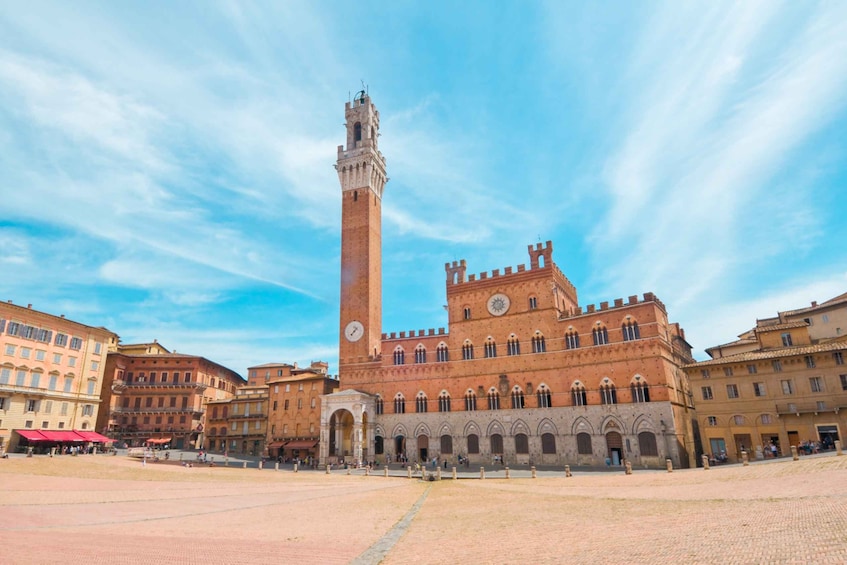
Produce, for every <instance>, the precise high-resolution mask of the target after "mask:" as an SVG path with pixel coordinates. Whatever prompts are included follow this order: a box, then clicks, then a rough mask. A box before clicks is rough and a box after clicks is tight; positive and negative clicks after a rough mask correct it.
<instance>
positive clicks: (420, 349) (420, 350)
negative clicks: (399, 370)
mask: <svg viewBox="0 0 847 565" xmlns="http://www.w3.org/2000/svg"><path fill="white" fill-rule="evenodd" d="M415 363H426V348H425V347H424V346H423V345H418V346H417V347H416V348H415Z"/></svg>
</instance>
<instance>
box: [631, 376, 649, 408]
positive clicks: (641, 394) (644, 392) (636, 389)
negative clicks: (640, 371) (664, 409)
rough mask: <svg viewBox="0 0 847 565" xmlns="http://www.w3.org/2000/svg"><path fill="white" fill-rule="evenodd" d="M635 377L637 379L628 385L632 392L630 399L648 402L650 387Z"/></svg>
mask: <svg viewBox="0 0 847 565" xmlns="http://www.w3.org/2000/svg"><path fill="white" fill-rule="evenodd" d="M636 379H638V380H636V381H633V382H632V384H631V385H629V390H630V391H631V392H632V401H633V402H650V387H649V386H647V383H645V382H644V381H643V380H641V379H640V378H639V377H636Z"/></svg>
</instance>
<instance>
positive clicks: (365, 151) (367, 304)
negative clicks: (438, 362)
mask: <svg viewBox="0 0 847 565" xmlns="http://www.w3.org/2000/svg"><path fill="white" fill-rule="evenodd" d="M344 117H345V119H346V121H347V123H346V124H345V125H346V127H347V146H346V147H345V146H342V145H339V146H338V161H337V162H336V165H335V168H336V170H337V171H338V180H339V181H340V183H341V196H342V205H341V318H340V324H339V350H338V357H339V365H340V366H344V365H346V364H349V363H354V362H356V361H357V360H363V358H367V356H369V355H376V354H378V353H380V348H381V337H382V191H383V188H384V187H385V183H386V182H387V181H388V179H387V178H386V176H385V158H384V157H383V156H382V153H380V152H379V147H378V139H379V112H378V111H377V109H376V107H375V106H374V105H373V103H371V99H370V97H369V96H368V95H367V93H366V92H365V91H361V92H359V93H358V94H357V95H356V98H355V99H354V100H353V101H352V102H348V103H347V104H346V106H345V111H344Z"/></svg>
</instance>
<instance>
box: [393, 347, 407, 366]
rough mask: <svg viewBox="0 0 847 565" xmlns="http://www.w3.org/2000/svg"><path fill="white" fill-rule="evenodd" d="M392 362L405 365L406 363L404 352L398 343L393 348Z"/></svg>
mask: <svg viewBox="0 0 847 565" xmlns="http://www.w3.org/2000/svg"><path fill="white" fill-rule="evenodd" d="M394 364H395V365H405V364H406V352H405V351H403V348H402V347H400V346H399V345H398V346H397V349H395V350H394Z"/></svg>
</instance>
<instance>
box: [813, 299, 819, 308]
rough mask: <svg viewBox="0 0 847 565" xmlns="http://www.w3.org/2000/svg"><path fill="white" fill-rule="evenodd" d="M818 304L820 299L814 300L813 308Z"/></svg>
mask: <svg viewBox="0 0 847 565" xmlns="http://www.w3.org/2000/svg"><path fill="white" fill-rule="evenodd" d="M817 305H818V301H817V300H812V308H814V307H815V306H817Z"/></svg>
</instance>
